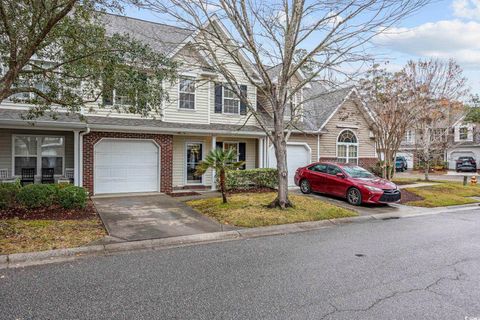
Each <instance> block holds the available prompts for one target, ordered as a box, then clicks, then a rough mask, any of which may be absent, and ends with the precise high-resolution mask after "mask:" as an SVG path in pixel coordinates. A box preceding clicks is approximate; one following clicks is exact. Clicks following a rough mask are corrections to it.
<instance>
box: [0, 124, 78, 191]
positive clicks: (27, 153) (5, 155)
mask: <svg viewBox="0 0 480 320" xmlns="http://www.w3.org/2000/svg"><path fill="white" fill-rule="evenodd" d="M80 132H81V131H80V130H79V129H72V128H70V129H66V128H62V129H60V128H48V127H37V126H32V125H29V127H27V128H26V127H25V126H10V127H8V128H1V129H0V181H12V180H16V179H20V180H22V179H23V180H24V182H25V183H32V182H33V183H42V182H43V183H57V182H68V183H72V184H74V185H77V186H78V185H80V179H79V177H80V154H79V150H80V148H79V143H80V142H79V141H80Z"/></svg>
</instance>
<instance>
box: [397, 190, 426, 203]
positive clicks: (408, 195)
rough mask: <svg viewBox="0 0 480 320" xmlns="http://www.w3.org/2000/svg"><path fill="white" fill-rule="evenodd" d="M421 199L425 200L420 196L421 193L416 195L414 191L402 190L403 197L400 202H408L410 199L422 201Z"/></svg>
mask: <svg viewBox="0 0 480 320" xmlns="http://www.w3.org/2000/svg"><path fill="white" fill-rule="evenodd" d="M421 200H424V198H423V197H420V196H419V195H416V194H415V193H413V192H410V191H407V190H402V199H400V203H406V202H410V201H421Z"/></svg>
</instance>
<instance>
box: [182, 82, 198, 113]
mask: <svg viewBox="0 0 480 320" xmlns="http://www.w3.org/2000/svg"><path fill="white" fill-rule="evenodd" d="M178 108H180V109H188V110H194V109H195V81H194V80H193V79H180V82H179V84H178Z"/></svg>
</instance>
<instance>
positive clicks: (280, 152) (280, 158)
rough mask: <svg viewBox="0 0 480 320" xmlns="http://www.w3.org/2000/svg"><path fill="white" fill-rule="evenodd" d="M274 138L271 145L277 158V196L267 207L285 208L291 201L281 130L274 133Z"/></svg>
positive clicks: (284, 144) (285, 147) (285, 149)
mask: <svg viewBox="0 0 480 320" xmlns="http://www.w3.org/2000/svg"><path fill="white" fill-rule="evenodd" d="M277 132H278V131H277ZM275 138H276V139H275V140H276V141H274V142H273V146H274V148H275V157H276V158H277V171H278V190H277V197H276V199H275V200H273V201H272V202H271V203H270V204H269V208H281V209H286V208H288V207H292V203H291V202H290V200H289V199H288V167H287V142H286V141H285V136H284V134H283V132H281V133H279V134H277V133H276V134H275Z"/></svg>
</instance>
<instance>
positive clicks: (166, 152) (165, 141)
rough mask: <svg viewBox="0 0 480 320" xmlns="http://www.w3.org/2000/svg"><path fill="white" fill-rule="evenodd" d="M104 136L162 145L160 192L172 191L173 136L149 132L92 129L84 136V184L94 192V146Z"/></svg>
mask: <svg viewBox="0 0 480 320" xmlns="http://www.w3.org/2000/svg"><path fill="white" fill-rule="evenodd" d="M102 138H115V139H148V140H154V141H155V142H156V143H157V144H158V145H159V147H160V192H165V193H169V192H171V191H172V183H173V182H172V171H173V136H171V135H164V134H149V133H127V132H102V131H92V132H90V133H89V134H87V135H85V136H83V151H82V152H83V177H82V179H83V186H84V187H85V188H87V189H88V190H89V192H90V193H93V183H94V179H93V165H94V146H95V144H96V143H97V142H98V141H100V139H102Z"/></svg>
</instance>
